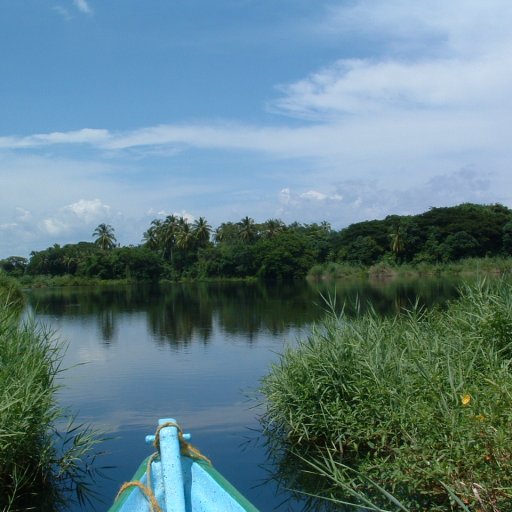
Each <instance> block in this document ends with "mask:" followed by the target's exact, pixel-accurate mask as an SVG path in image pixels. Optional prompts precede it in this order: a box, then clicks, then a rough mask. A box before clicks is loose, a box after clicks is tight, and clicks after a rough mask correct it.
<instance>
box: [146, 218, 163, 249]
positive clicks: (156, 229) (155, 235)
mask: <svg viewBox="0 0 512 512" xmlns="http://www.w3.org/2000/svg"><path fill="white" fill-rule="evenodd" d="M161 224H162V221H161V220H158V219H155V220H153V221H151V226H150V227H149V229H148V230H147V231H146V232H145V233H144V235H143V237H142V240H143V242H144V245H145V246H146V247H147V248H148V249H151V250H153V251H154V250H156V249H158V248H159V247H160V230H161Z"/></svg>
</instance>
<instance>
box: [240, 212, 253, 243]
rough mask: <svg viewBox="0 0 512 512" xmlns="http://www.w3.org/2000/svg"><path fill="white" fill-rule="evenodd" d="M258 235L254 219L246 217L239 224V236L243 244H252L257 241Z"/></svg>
mask: <svg viewBox="0 0 512 512" xmlns="http://www.w3.org/2000/svg"><path fill="white" fill-rule="evenodd" d="M257 235H258V232H257V230H256V224H255V223H254V219H251V218H250V217H244V218H243V219H242V220H241V221H240V222H239V223H238V236H239V237H240V240H242V241H243V242H252V241H253V240H255V239H256V236H257Z"/></svg>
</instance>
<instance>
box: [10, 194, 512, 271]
mask: <svg viewBox="0 0 512 512" xmlns="http://www.w3.org/2000/svg"><path fill="white" fill-rule="evenodd" d="M211 234H212V229H211V226H210V225H209V224H208V222H207V220H206V219H205V218H204V217H199V219H198V220H196V221H195V222H194V223H192V224H191V223H189V222H188V220H187V219H186V218H184V217H176V216H174V215H169V216H167V217H166V218H165V219H163V220H161V219H154V220H153V221H152V222H151V225H150V226H149V228H148V229H147V231H146V232H145V233H144V235H143V245H142V247H122V248H119V247H117V248H116V247H115V236H114V230H113V228H112V227H111V226H109V225H106V224H100V225H99V226H98V228H97V229H96V231H95V232H94V235H95V236H96V242H95V243H94V244H92V243H86V242H80V243H78V244H68V245H65V246H63V247H61V246H59V245H58V244H55V245H54V246H53V247H49V248H48V249H45V250H43V251H34V252H32V253H31V257H30V261H29V262H28V264H27V262H26V260H24V259H23V258H19V257H15V256H11V257H10V258H7V259H5V260H2V261H1V262H0V266H1V267H3V268H4V270H5V271H6V272H8V273H10V274H11V275H15V276H18V277H20V278H23V277H25V276H26V275H29V276H35V275H37V276H41V275H47V276H64V275H71V276H80V277H83V276H85V277H91V278H98V279H128V280H130V279H152V280H154V279H170V280H180V279H197V278H200V279H208V278H248V277H250V278H254V277H260V278H265V279H266V278H270V279H290V278H291V279H295V278H300V277H303V276H305V275H306V274H307V273H308V272H309V271H310V269H312V268H313V267H315V271H314V272H312V273H311V275H313V274H314V275H316V276H317V277H322V276H321V274H319V273H318V271H319V268H320V267H318V265H324V264H338V265H341V266H343V267H344V268H349V267H352V268H360V267H366V268H370V269H372V268H373V269H374V270H375V269H384V267H386V266H387V267H390V268H391V267H394V266H395V265H397V264H398V265H397V266H399V267H405V266H407V265H419V266H420V267H421V268H422V269H423V268H428V267H429V265H437V264H438V263H443V264H453V263H455V264H456V263H457V262H460V261H462V260H466V259H468V258H498V257H502V256H507V255H510V254H511V253H512V210H510V209H508V208H506V207H505V206H502V205H499V204H495V205H476V204H461V205H459V206H454V207H448V208H432V209H430V210H429V211H428V212H425V213H422V214H420V215H414V216H399V215H390V216H388V217H386V218H385V219H383V220H370V221H364V222H358V223H355V224H351V225H350V226H348V227H346V228H344V229H342V230H340V231H338V232H337V231H334V230H332V229H331V226H330V225H329V224H328V223H326V222H322V223H320V224H317V223H312V224H299V223H297V222H294V223H292V224H289V225H286V224H285V223H284V222H282V221H281V220H279V219H269V220H267V221H265V222H263V223H261V224H258V223H256V222H255V221H254V219H252V218H250V217H244V218H243V219H241V220H240V221H239V222H224V223H222V224H221V225H220V226H219V227H218V228H217V229H216V230H215V233H214V236H213V237H211ZM210 238H212V240H210ZM107 249H109V250H108V251H107ZM142 249H144V250H145V251H146V252H145V253H143V252H142ZM301 251H302V255H301V254H299V253H300V252H301ZM105 253H108V254H105ZM111 253H112V254H111ZM149 254H151V255H152V256H153V257H151V256H149ZM306 265H309V267H308V268H307V269H305V268H304V267H305V266H306ZM144 266H147V267H148V268H144ZM324 268H327V267H324ZM330 268H331V270H332V268H333V267H330ZM338 268H341V267H338ZM157 269H158V271H157ZM410 269H411V267H408V270H407V271H410ZM401 271H402V270H401V269H398V268H393V273H400V272H401ZM422 271H423V270H422ZM436 271H437V269H436ZM370 273H375V272H373V271H372V270H370ZM328 274H329V275H330V276H333V275H334V273H333V272H330V273H329V272H328ZM341 274H342V275H343V274H345V272H344V271H343V272H341ZM323 277H327V276H323Z"/></svg>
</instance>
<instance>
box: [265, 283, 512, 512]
mask: <svg viewBox="0 0 512 512" xmlns="http://www.w3.org/2000/svg"><path fill="white" fill-rule="evenodd" d="M511 357H512V288H511V286H510V285H506V284H504V283H500V284H499V285H496V286H491V285H488V284H486V283H479V284H477V285H474V286H466V287H465V288H464V289H463V290H462V296H461V299H460V300H459V301H457V302H454V303H453V304H451V305H450V306H449V307H448V309H445V310H442V311H441V310H434V311H430V312H425V311H420V310H418V309H415V310H413V311H410V312H407V313H404V314H402V315H398V316H396V317H394V318H379V317H378V316H377V315H376V314H375V313H373V312H370V313H368V314H365V315H364V316H362V317H360V318H358V319H356V320H350V321H349V320H347V319H346V318H344V317H340V316H336V315H335V314H334V313H333V314H331V315H330V317H329V318H327V319H326V321H325V323H324V324H323V325H321V326H320V327H318V328H316V329H315V330H314V332H313V333H312V335H311V336H310V337H309V338H308V339H306V340H303V341H301V342H300V343H299V345H298V347H297V348H296V349H291V348H290V349H288V350H287V351H286V352H285V353H284V354H283V356H282V357H281V360H280V362H279V363H278V364H276V365H274V366H273V367H272V370H271V372H270V374H269V375H268V376H267V377H266V378H265V379H264V380H263V384H262V391H263V394H264V395H265V396H266V398H267V411H266V415H265V417H264V418H263V421H264V425H265V427H266V429H267V431H268V432H269V433H270V434H271V435H273V436H279V437H281V438H282V439H286V440H287V442H289V443H291V446H292V447H294V448H295V449H296V448H297V447H311V446H315V447H320V448H321V452H322V457H321V460H320V461H316V462H314V465H315V471H318V472H320V473H322V472H323V473H324V474H326V475H327V476H329V477H330V478H331V479H332V480H333V483H334V488H333V490H332V491H331V494H330V496H331V498H334V499H340V496H346V494H347V486H348V487H350V486H352V487H351V488H352V491H354V493H359V492H360V491H361V490H363V491H364V492H365V493H366V494H367V495H370V496H372V498H373V499H374V501H375V502H376V503H383V502H387V501H388V500H387V499H386V498H385V497H384V495H383V494H381V493H379V492H377V493H376V492H375V491H376V489H379V486H380V487H382V488H385V489H386V490H387V491H389V492H391V493H392V494H393V495H394V496H395V497H396V498H398V499H399V500H400V501H401V502H402V504H403V505H404V506H407V507H410V509H411V510H427V509H428V510H430V511H445V510H452V505H453V503H454V501H453V499H454V498H453V496H457V497H458V498H457V499H459V500H460V502H459V503H465V504H466V505H467V506H469V508H470V509H471V510H476V509H478V508H480V509H482V510H509V509H510V508H509V506H510V503H511V500H512V465H511V464H510V459H511V456H512V439H511V436H510V424H511V421H512V372H511V371H510V364H511V360H510V358H511ZM310 469H311V468H310ZM354 473H355V474H357V475H361V476H362V478H358V479H354ZM369 479H370V480H371V481H372V482H374V484H375V485H374V484H370V480H369ZM447 489H450V491H448V490H447ZM450 492H451V493H452V494H451V495H450ZM356 501H357V500H356ZM359 503H361V501H359ZM388 504H389V503H388ZM493 507H494V508H493Z"/></svg>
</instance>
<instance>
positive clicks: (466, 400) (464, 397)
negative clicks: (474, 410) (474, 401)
mask: <svg viewBox="0 0 512 512" xmlns="http://www.w3.org/2000/svg"><path fill="white" fill-rule="evenodd" d="M461 402H462V405H464V406H466V405H469V404H470V402H471V395H462V398H461Z"/></svg>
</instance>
